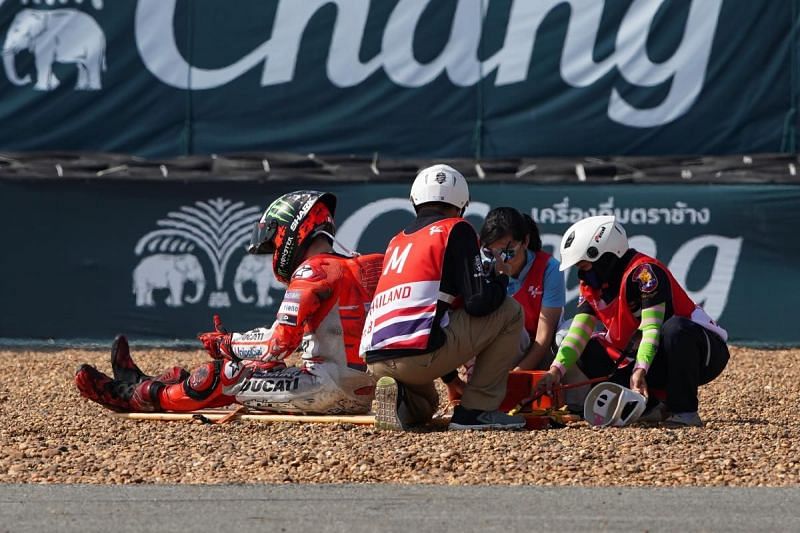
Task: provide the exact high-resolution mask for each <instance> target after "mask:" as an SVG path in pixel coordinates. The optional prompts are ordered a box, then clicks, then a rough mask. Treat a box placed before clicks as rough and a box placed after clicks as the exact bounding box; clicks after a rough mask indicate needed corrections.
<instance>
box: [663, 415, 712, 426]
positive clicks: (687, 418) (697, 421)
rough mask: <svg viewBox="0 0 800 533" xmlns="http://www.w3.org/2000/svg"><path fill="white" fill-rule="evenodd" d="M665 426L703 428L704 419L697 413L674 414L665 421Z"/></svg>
mask: <svg viewBox="0 0 800 533" xmlns="http://www.w3.org/2000/svg"><path fill="white" fill-rule="evenodd" d="M664 425H666V426H671V427H696V428H701V427H703V419H701V418H700V415H698V414H697V411H692V412H690V413H673V414H671V415H670V416H668V417H667V419H666V420H664Z"/></svg>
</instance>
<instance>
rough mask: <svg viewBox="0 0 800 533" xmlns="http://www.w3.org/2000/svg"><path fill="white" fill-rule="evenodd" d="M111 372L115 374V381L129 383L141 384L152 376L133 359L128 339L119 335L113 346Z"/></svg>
mask: <svg viewBox="0 0 800 533" xmlns="http://www.w3.org/2000/svg"><path fill="white" fill-rule="evenodd" d="M111 370H112V371H113V372H114V379H115V380H117V381H125V382H127V383H141V382H142V381H144V380H146V379H150V376H148V375H147V374H145V373H144V372H142V371H141V370H140V369H139V367H138V366H136V363H134V362H133V358H132V357H131V350H130V347H129V346H128V339H127V338H126V337H125V335H117V338H116V339H114V344H112V345H111Z"/></svg>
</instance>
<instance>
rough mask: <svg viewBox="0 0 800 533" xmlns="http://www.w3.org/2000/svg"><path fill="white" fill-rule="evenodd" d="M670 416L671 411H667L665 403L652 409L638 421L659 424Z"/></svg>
mask: <svg viewBox="0 0 800 533" xmlns="http://www.w3.org/2000/svg"><path fill="white" fill-rule="evenodd" d="M668 416H669V411H667V404H665V403H664V402H658V403H657V404H656V405H654V406H653V407H652V408H651V409H648V410H646V411H645V412H644V413H642V416H640V417H639V418H637V419H636V421H637V422H645V423H658V422H663V421H664V420H665V419H666V418H667V417H668Z"/></svg>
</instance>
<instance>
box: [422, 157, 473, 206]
mask: <svg viewBox="0 0 800 533" xmlns="http://www.w3.org/2000/svg"><path fill="white" fill-rule="evenodd" d="M429 202H442V203H445V204H450V205H452V206H454V207H457V208H459V209H464V208H465V207H466V206H467V204H468V203H469V187H468V186H467V180H466V179H465V178H464V176H462V175H461V172H459V171H458V170H456V169H454V168H453V167H451V166H450V165H433V166H432V167H428V168H424V169H422V170H420V171H419V174H417V177H416V178H415V179H414V184H413V185H412V186H411V203H412V204H413V205H414V207H419V206H420V205H422V204H427V203H429Z"/></svg>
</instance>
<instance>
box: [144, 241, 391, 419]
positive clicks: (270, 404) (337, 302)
mask: <svg viewBox="0 0 800 533" xmlns="http://www.w3.org/2000/svg"><path fill="white" fill-rule="evenodd" d="M382 264H383V255H382V254H370V255H364V256H356V257H352V258H348V257H342V256H340V255H336V254H327V253H326V254H319V255H316V256H314V257H312V258H310V259H308V260H306V261H305V262H303V263H302V264H301V265H300V266H299V267H298V268H297V269H296V270H295V272H294V274H293V275H292V279H291V280H290V282H289V286H288V288H287V290H286V294H285V296H284V299H283V302H282V303H281V305H280V308H279V310H278V316H277V320H276V321H275V323H274V324H273V326H272V327H271V328H257V329H254V330H251V331H248V332H246V333H234V334H232V336H231V344H230V349H231V351H232V352H233V353H234V354H235V355H237V356H238V357H239V358H241V359H243V361H241V362H235V361H233V360H231V359H224V360H217V361H210V362H208V363H205V364H203V365H202V366H200V367H199V368H197V369H195V370H194V371H193V372H192V373H191V374H190V376H189V377H188V378H187V379H186V380H184V381H183V382H181V383H177V384H172V385H165V384H163V383H160V382H157V381H145V382H143V383H142V384H140V385H139V387H138V388H137V390H136V393H134V398H133V399H132V401H131V407H132V408H133V409H134V410H170V411H191V410H196V409H201V408H206V407H219V406H222V405H228V404H230V403H234V402H238V403H241V404H244V405H246V406H247V407H251V408H254V409H263V410H269V411H274V412H285V413H318V414H339V413H349V414H356V413H366V412H368V411H369V409H370V407H371V402H372V398H373V394H374V380H373V378H372V377H371V376H369V375H367V374H366V373H365V369H366V365H365V364H364V362H363V361H362V360H361V359H360V358H359V355H358V347H359V341H360V339H361V330H362V328H363V326H364V320H365V317H366V313H367V310H368V308H369V304H370V302H371V301H372V297H373V294H374V292H375V286H376V284H377V282H378V278H379V277H380V273H381V267H382ZM298 348H300V353H301V357H302V363H301V364H300V365H299V366H296V367H285V366H284V364H283V361H284V359H286V358H287V357H288V356H289V355H291V354H292V353H294V352H295V351H296V350H297V349H298Z"/></svg>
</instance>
